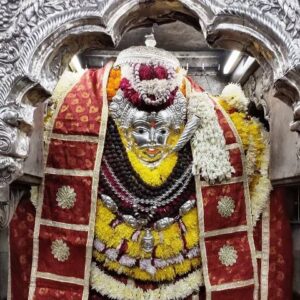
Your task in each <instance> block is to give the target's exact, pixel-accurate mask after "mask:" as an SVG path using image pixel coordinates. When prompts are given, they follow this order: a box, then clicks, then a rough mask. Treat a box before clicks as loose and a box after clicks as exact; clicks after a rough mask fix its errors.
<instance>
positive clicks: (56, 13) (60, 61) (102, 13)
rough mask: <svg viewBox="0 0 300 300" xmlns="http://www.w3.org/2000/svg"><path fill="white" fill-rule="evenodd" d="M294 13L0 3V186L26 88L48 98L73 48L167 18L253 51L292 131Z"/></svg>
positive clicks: (270, 8) (16, 154) (265, 2)
mask: <svg viewBox="0 0 300 300" xmlns="http://www.w3.org/2000/svg"><path fill="white" fill-rule="evenodd" d="M150 8H151V9H150ZM299 17H300V8H299V3H298V2H297V1H293V0H271V1H270V0H258V1H256V0H247V1H242V0H225V1H221V0H202V1H199V0H185V1H183V0H181V1H180V0H178V1H158V0H154V1H147V0H143V1H141V0H128V1H114V0H56V1H52V0H11V1H8V0H0V28H1V29H0V187H5V186H7V185H8V184H9V183H10V182H12V181H13V180H14V179H15V178H17V177H18V176H19V175H20V174H21V173H22V164H23V161H24V159H25V158H26V156H27V152H28V144H29V136H30V130H31V126H32V125H31V124H32V123H30V122H29V121H27V119H26V118H25V116H26V115H27V114H28V115H30V114H32V113H33V110H34V108H33V107H31V106H30V105H29V104H26V105H25V104H23V103H22V99H24V95H25V94H26V92H27V91H28V90H30V89H34V88H38V89H39V90H43V91H44V92H45V94H47V95H49V94H50V95H51V92H52V91H53V88H54V87H55V85H56V82H57V80H58V77H59V75H60V73H61V70H62V69H63V68H64V67H65V66H66V64H67V62H68V59H69V58H70V57H71V56H72V55H73V54H75V53H76V52H78V51H80V50H81V49H82V50H83V49H85V48H87V47H90V46H91V45H96V46H99V45H101V47H103V45H108V44H110V45H111V44H112V43H117V42H118V41H119V40H120V38H121V36H122V34H123V33H124V32H125V31H127V30H129V29H130V28H132V27H137V26H139V25H141V24H152V23H153V22H157V23H159V21H160V20H164V21H165V20H167V19H168V18H169V20H170V19H172V20H174V19H176V18H177V19H180V20H181V21H184V22H186V23H188V24H193V26H195V27H196V28H199V30H200V26H199V24H200V25H201V29H202V31H203V34H204V37H205V38H206V40H207V42H208V43H209V44H210V45H211V46H213V47H223V48H234V49H240V50H242V51H245V52H247V53H249V54H251V55H253V56H255V57H256V59H257V60H258V61H259V62H260V64H261V65H263V66H264V69H265V70H266V72H267V73H268V74H269V75H268V76H269V77H270V79H269V81H270V84H269V83H268V84H267V85H266V88H267V87H268V86H271V85H273V84H276V88H277V90H278V97H279V98H280V99H282V100H283V101H286V102H288V103H289V104H290V105H292V106H293V108H294V112H295V113H294V118H295V119H294V122H293V124H292V126H291V128H292V129H293V130H296V131H300V104H299V103H300V28H299V27H300V24H299ZM252 85H254V83H252ZM41 98H42V97H41ZM256 99H257V101H258V102H260V103H263V97H262V96H261V95H257V96H256ZM22 111H23V112H24V113H23V112H22ZM25 112H26V113H25ZM266 113H267V112H266ZM0 211H1V208H0Z"/></svg>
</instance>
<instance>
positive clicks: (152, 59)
mask: <svg viewBox="0 0 300 300" xmlns="http://www.w3.org/2000/svg"><path fill="white" fill-rule="evenodd" d="M145 45H146V46H133V47H130V48H128V49H125V50H123V51H121V52H120V53H119V55H118V57H117V60H116V62H115V64H114V66H115V67H117V66H122V65H125V64H129V65H132V64H137V63H138V64H152V65H164V66H167V67H171V68H174V69H177V68H178V67H180V63H179V60H178V59H177V58H176V57H175V56H174V55H173V54H172V53H170V52H168V51H166V50H164V49H161V48H156V47H155V46H156V40H155V38H154V34H153V33H151V34H148V35H145Z"/></svg>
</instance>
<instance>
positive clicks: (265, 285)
mask: <svg viewBox="0 0 300 300" xmlns="http://www.w3.org/2000/svg"><path fill="white" fill-rule="evenodd" d="M261 227H262V232H261V233H262V251H261V273H260V274H261V275H260V282H261V284H260V285H261V286H260V299H261V300H268V296H269V295H268V294H269V264H270V202H268V203H267V207H266V208H265V210H264V212H263V214H262V226H261Z"/></svg>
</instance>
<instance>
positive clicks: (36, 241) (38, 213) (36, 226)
mask: <svg viewBox="0 0 300 300" xmlns="http://www.w3.org/2000/svg"><path fill="white" fill-rule="evenodd" d="M77 83H78V81H76V82H74V84H73V85H71V86H70V88H69V89H68V90H67V91H66V92H65V93H64V95H62V96H61V97H60V98H59V100H58V102H57V106H56V109H55V112H54V114H53V116H52V118H51V121H50V124H49V127H48V130H47V131H46V132H45V133H44V140H45V147H44V153H43V169H44V174H45V173H46V172H45V170H46V165H47V157H48V152H49V144H50V136H51V133H52V131H53V127H54V122H55V120H56V117H57V115H58V113H59V111H60V108H61V106H62V104H63V102H64V100H65V97H66V95H67V94H68V92H69V91H71V90H72V88H73V87H74V86H75V85H76V84H77ZM44 189H45V178H43V181H42V183H41V187H40V189H39V196H38V203H37V208H36V216H35V224H34V233H33V248H32V265H31V274H30V282H29V292H28V300H33V298H34V293H35V289H36V278H37V267H38V257H39V232H40V221H41V215H42V207H43V195H44Z"/></svg>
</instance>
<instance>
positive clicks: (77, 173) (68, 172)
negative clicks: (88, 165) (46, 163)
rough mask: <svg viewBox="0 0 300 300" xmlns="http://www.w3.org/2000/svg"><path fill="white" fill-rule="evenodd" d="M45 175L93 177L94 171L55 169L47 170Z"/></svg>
mask: <svg viewBox="0 0 300 300" xmlns="http://www.w3.org/2000/svg"><path fill="white" fill-rule="evenodd" d="M44 174H45V175H46V174H50V175H66V176H80V177H85V176H86V177H92V176H93V174H94V171H91V170H76V169H75V170H74V169H70V170H69V169H55V168H46V169H45V172H44Z"/></svg>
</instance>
